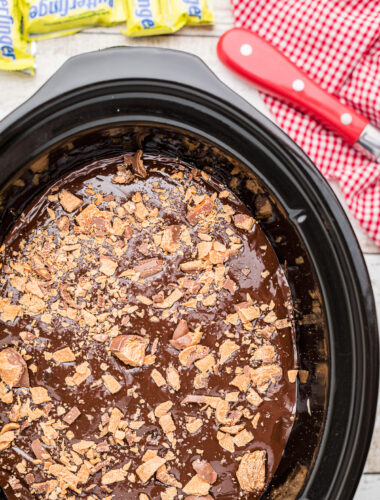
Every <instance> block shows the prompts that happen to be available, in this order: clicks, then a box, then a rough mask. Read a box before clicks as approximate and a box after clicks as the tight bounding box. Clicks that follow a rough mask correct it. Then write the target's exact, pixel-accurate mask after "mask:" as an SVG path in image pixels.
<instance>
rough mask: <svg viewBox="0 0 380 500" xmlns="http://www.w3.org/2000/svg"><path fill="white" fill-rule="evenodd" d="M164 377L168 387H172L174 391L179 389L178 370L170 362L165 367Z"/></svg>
mask: <svg viewBox="0 0 380 500" xmlns="http://www.w3.org/2000/svg"><path fill="white" fill-rule="evenodd" d="M166 379H167V381H168V384H169V385H170V387H172V388H173V389H174V390H175V391H179V390H180V388H181V379H180V376H179V373H178V370H177V369H176V368H175V367H174V366H173V365H172V364H170V365H169V366H168V367H167V369H166Z"/></svg>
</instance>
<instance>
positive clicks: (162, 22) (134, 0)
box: [123, 0, 185, 36]
mask: <svg viewBox="0 0 380 500" xmlns="http://www.w3.org/2000/svg"><path fill="white" fill-rule="evenodd" d="M169 2H170V0H124V6H125V9H126V12H125V14H126V17H127V29H126V31H123V33H124V34H126V35H128V36H150V35H165V34H167V33H173V31H176V29H175V27H174V26H173V22H172V19H171V16H170V10H169ZM184 24H185V23H184V22H183V24H182V26H183V25H184ZM182 26H180V27H182ZM177 29H179V28H177Z"/></svg>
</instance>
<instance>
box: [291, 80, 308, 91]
mask: <svg viewBox="0 0 380 500" xmlns="http://www.w3.org/2000/svg"><path fill="white" fill-rule="evenodd" d="M292 88H293V90H295V91H296V92H301V91H302V90H303V89H304V88H305V82H304V81H303V80H300V79H299V78H297V80H294V82H293V83H292Z"/></svg>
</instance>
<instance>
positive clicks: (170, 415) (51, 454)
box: [0, 151, 296, 500]
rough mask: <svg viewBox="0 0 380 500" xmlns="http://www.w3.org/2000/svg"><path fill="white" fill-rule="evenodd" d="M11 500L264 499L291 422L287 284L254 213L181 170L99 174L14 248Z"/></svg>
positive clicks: (4, 404)
mask: <svg viewBox="0 0 380 500" xmlns="http://www.w3.org/2000/svg"><path fill="white" fill-rule="evenodd" d="M1 262H2V268H1V273H2V276H1V283H0V286H1V294H0V320H1V325H2V327H1V340H0V377H1V382H0V398H1V402H0V409H1V412H0V415H1V425H2V427H1V430H0V450H1V451H0V471H1V472H0V485H1V486H2V487H3V488H4V490H5V492H6V494H7V496H8V497H9V498H10V499H13V498H21V499H27V498H38V499H43V498H49V499H58V498H68V499H75V498H87V499H88V500H95V499H109V500H111V499H138V500H149V499H151V500H153V499H162V500H172V499H177V498H178V499H183V498H187V499H188V500H195V499H204V500H211V499H225V500H227V499H235V498H247V499H248V498H249V499H257V498H259V497H260V496H261V494H262V493H263V491H264V489H265V487H266V486H267V485H268V484H269V482H270V480H271V477H272V476H273V474H274V472H275V470H276V468H277V466H278V464H279V461H280V459H281V456H282V452H283V450H284V447H285V445H286V442H287V438H288V435H289V432H290V430H291V427H292V423H293V418H294V414H295V401H296V386H295V383H294V382H295V378H294V374H295V373H296V372H295V371H294V367H295V364H296V361H295V343H294V332H293V328H292V325H291V317H292V303H291V295H290V291H289V286H288V284H287V282H286V279H285V277H284V274H283V271H282V269H281V268H280V265H279V263H278V261H277V258H276V256H275V254H274V251H273V249H272V247H271V246H270V244H269V243H268V240H267V239H266V237H265V236H264V233H263V232H262V230H261V229H260V227H259V225H258V224H257V223H256V221H255V220H254V218H253V217H252V216H251V214H250V213H249V212H248V210H247V209H246V208H245V206H244V205H243V204H242V203H241V202H240V201H239V200H238V199H237V198H236V197H235V196H234V195H233V194H232V192H231V191H229V190H228V189H226V187H225V186H223V185H222V184H220V183H219V182H217V181H216V180H215V179H213V178H211V177H210V176H209V175H208V174H206V173H204V172H200V171H198V170H196V169H192V168H191V167H189V166H188V165H184V164H182V163H180V162H179V161H176V160H174V159H172V158H164V157H161V156H154V155H144V158H143V159H142V152H141V151H138V152H137V153H135V154H132V153H131V154H128V155H125V156H124V157H117V158H109V159H103V160H98V161H96V162H93V163H91V164H89V165H86V166H84V167H81V168H80V169H78V170H76V171H73V172H71V173H69V174H67V175H66V176H65V177H64V178H62V179H61V180H59V181H58V182H56V183H55V184H54V185H52V186H50V187H49V188H48V189H47V190H46V191H45V192H44V193H43V194H41V195H39V196H38V197H37V198H36V199H35V201H34V202H33V204H32V205H31V206H29V208H28V209H27V210H26V212H25V213H24V215H23V217H22V218H21V219H20V220H19V221H18V222H17V223H16V224H15V226H14V227H13V229H12V230H11V231H10V233H9V234H8V236H7V238H6V241H5V243H4V245H3V247H2V258H1Z"/></svg>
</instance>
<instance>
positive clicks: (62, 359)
mask: <svg viewBox="0 0 380 500" xmlns="http://www.w3.org/2000/svg"><path fill="white" fill-rule="evenodd" d="M53 359H54V361H56V362H57V363H70V362H71V361H75V354H74V353H73V351H72V350H71V349H70V347H64V348H63V349H59V351H55V352H54V353H53Z"/></svg>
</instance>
